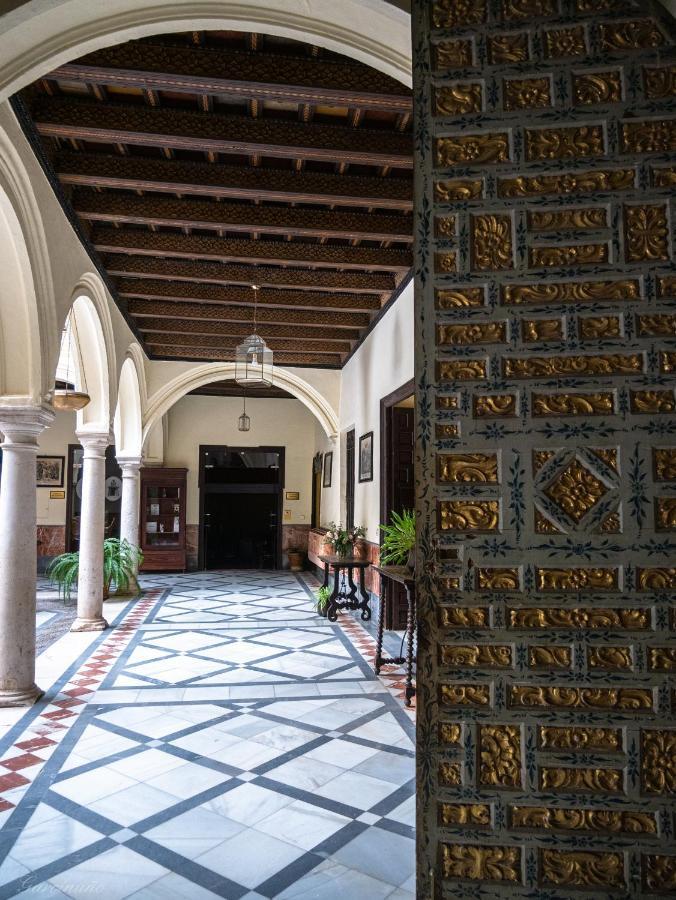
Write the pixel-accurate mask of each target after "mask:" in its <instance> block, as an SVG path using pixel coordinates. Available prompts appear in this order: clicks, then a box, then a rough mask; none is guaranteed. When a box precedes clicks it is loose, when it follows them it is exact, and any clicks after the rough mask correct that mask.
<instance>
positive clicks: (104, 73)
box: [49, 41, 412, 112]
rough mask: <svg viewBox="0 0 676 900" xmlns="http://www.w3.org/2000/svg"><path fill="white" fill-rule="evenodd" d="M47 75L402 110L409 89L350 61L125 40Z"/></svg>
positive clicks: (149, 87) (160, 88)
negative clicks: (126, 41)
mask: <svg viewBox="0 0 676 900" xmlns="http://www.w3.org/2000/svg"><path fill="white" fill-rule="evenodd" d="M49 77H50V78H56V79H64V80H67V81H78V82H94V83H96V84H105V85H117V86H120V87H135V88H141V89H143V90H157V91H163V90H167V91H178V92H185V93H189V94H207V95H208V94H226V95H228V96H230V97H233V98H235V99H237V98H242V99H247V100H252V99H258V100H278V101H281V102H290V103H299V104H300V103H318V104H322V105H325V106H340V107H344V106H351V107H354V108H356V109H364V110H368V109H377V110H386V111H396V112H407V111H409V110H410V109H411V108H412V100H411V93H410V91H409V90H408V89H407V88H404V87H403V86H402V85H401V84H399V82H397V81H395V80H394V79H393V78H390V77H388V76H387V75H384V74H383V73H381V72H378V71H377V70H375V69H372V68H370V67H369V66H365V65H363V64H362V63H358V62H353V61H350V60H344V61H343V60H332V59H331V60H329V59H317V58H312V57H310V58H307V57H306V58H303V59H300V58H296V57H289V56H280V55H273V54H271V53H258V54H256V55H255V56H254V55H253V54H251V53H246V52H242V51H238V50H232V49H228V50H227V51H222V50H216V49H206V48H201V49H197V48H190V47H169V46H164V45H162V44H152V43H147V42H144V43H137V42H136V41H129V42H128V43H125V44H119V45H117V46H115V47H107V48H105V49H103V50H97V51H95V52H94V53H90V54H88V55H87V56H83V57H81V58H80V59H79V60H78V61H77V62H74V63H68V64H66V65H64V66H60V67H59V68H58V69H56V70H55V71H54V72H52V73H51V74H50V75H49Z"/></svg>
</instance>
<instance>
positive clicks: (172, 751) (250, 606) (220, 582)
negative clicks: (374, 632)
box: [0, 572, 415, 900]
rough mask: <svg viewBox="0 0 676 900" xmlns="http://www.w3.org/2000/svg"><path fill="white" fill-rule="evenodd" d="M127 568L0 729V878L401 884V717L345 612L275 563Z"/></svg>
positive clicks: (187, 890)
mask: <svg viewBox="0 0 676 900" xmlns="http://www.w3.org/2000/svg"><path fill="white" fill-rule="evenodd" d="M143 585H144V587H145V588H146V590H147V593H146V595H145V597H144V598H142V599H141V600H140V601H136V602H132V603H129V604H128V605H127V606H125V607H124V609H122V610H121V612H120V614H119V615H118V617H117V619H116V620H115V621H114V622H113V623H112V624H113V627H112V628H111V629H110V630H109V631H107V632H104V633H102V634H101V635H100V637H99V638H97V640H96V641H95V642H94V643H93V644H92V645H91V646H90V647H89V649H87V651H86V652H85V653H84V654H82V655H81V657H80V658H79V659H78V660H77V662H76V663H75V664H74V665H73V666H72V667H71V669H70V670H69V671H68V672H66V673H64V675H63V677H62V678H61V680H60V681H58V682H57V683H56V684H55V685H54V686H53V687H52V688H51V689H48V686H47V685H45V684H43V685H42V687H43V688H45V689H46V696H45V697H44V698H43V699H42V700H41V701H40V702H39V703H38V704H37V705H36V706H34V707H33V708H31V709H30V710H28V711H27V712H26V713H25V715H24V716H23V718H22V719H21V720H20V721H19V722H18V724H17V725H16V726H15V727H14V728H13V729H11V730H10V732H9V733H8V734H7V735H5V737H4V739H3V742H2V743H0V766H2V767H3V769H2V771H3V772H6V773H7V774H6V775H3V774H0V825H2V826H3V827H2V830H1V831H0V898H5V897H17V896H20V897H27V896H39V897H43V898H52V897H72V898H85V897H86V898H90V897H101V898H105V900H116V898H124V897H135V898H158V900H159V898H161V900H170V898H179V897H185V898H191V900H200V898H202V897H205V898H206V897H214V896H215V897H227V898H240V897H246V898H258V897H277V898H307V900H310V898H316V900H324V898H326V900H329V898H349V900H360V898H363V900H378V898H386V897H387V898H390V900H406V898H409V900H412V898H413V897H414V893H415V890H414V875H413V867H414V840H413V834H414V832H413V823H414V753H413V743H412V738H413V725H412V722H411V719H410V717H409V716H408V714H407V713H405V712H404V710H403V709H402V708H401V706H400V704H399V703H398V702H397V700H396V699H395V698H394V696H393V695H392V693H391V692H390V691H388V690H387V688H386V687H385V685H384V684H383V683H382V682H381V681H380V680H378V679H376V678H375V676H374V675H373V671H372V668H371V667H370V665H369V664H368V662H367V661H366V659H365V657H364V656H362V653H361V652H360V650H359V649H358V645H359V643H360V641H359V640H357V641H355V644H353V643H352V642H351V641H350V639H349V638H348V636H347V635H348V633H349V634H354V633H355V628H354V625H352V624H351V623H350V627H349V628H348V629H343V628H342V627H341V626H340V622H339V623H338V624H336V625H332V624H330V623H329V622H327V620H325V619H321V618H319V617H318V616H317V615H316V614H315V612H314V604H313V599H312V592H311V589H310V588H309V587H308V586H307V585H306V584H305V583H304V582H303V581H302V580H301V579H300V578H296V577H295V576H293V575H290V574H289V573H285V572H228V573H214V572H209V573H200V574H189V575H175V576H174V575H172V576H168V575H163V576H153V577H148V576H146V577H145V578H144V579H143ZM359 631H360V632H361V629H359ZM3 789H4V792H3Z"/></svg>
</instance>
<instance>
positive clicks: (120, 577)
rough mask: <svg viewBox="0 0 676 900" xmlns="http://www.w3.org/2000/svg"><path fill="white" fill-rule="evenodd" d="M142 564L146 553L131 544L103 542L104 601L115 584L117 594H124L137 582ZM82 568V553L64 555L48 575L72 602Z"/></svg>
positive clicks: (52, 566) (62, 593)
mask: <svg viewBox="0 0 676 900" xmlns="http://www.w3.org/2000/svg"><path fill="white" fill-rule="evenodd" d="M142 562H143V553H142V552H141V551H140V549H139V548H138V547H135V546H134V545H133V544H130V543H129V541H126V540H120V539H119V538H106V540H105V541H104V542H103V572H102V577H103V599H104V600H107V599H108V598H109V597H110V589H111V587H112V584H113V582H115V587H116V589H117V593H118V594H124V593H125V592H126V591H128V590H129V588H130V586H131V585H132V584H134V583H135V573H136V571H137V570H138V567H139V566H140V565H141V563H142ZM79 569H80V554H79V552H75V553H62V554H61V556H57V557H56V559H55V560H53V561H52V564H51V565H50V567H49V569H48V570H47V574H48V575H49V577H50V578H51V580H52V581H53V582H56V584H57V585H58V587H59V594H60V595H61V597H63V599H64V601H67V600H70V597H71V592H72V590H73V585H74V584H75V583H76V582H77V577H78V572H79Z"/></svg>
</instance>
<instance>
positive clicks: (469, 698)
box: [439, 684, 491, 706]
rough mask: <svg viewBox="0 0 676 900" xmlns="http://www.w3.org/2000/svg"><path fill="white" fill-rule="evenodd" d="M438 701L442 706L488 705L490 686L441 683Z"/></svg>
mask: <svg viewBox="0 0 676 900" xmlns="http://www.w3.org/2000/svg"><path fill="white" fill-rule="evenodd" d="M439 702H440V703H441V704H442V705H444V706H489V705H490V702H491V686H490V685H489V684H442V685H441V686H440V688H439Z"/></svg>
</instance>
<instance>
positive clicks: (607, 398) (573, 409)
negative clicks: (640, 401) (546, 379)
mask: <svg viewBox="0 0 676 900" xmlns="http://www.w3.org/2000/svg"><path fill="white" fill-rule="evenodd" d="M532 411H533V416H535V417H537V418H544V417H548V416H606V415H612V413H614V412H615V394H614V393H613V392H612V391H603V392H601V391H597V392H596V393H584V394H539V393H538V394H536V393H534V394H533V396H532Z"/></svg>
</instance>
